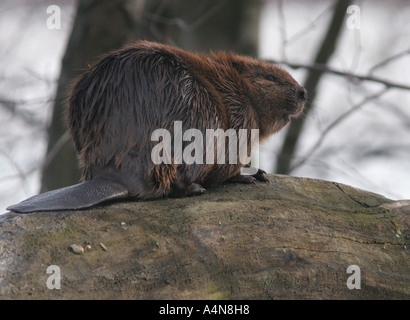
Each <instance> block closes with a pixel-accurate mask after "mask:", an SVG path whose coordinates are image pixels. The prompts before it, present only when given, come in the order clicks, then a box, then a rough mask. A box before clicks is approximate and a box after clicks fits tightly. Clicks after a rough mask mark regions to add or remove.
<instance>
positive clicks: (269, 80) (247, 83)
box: [7, 41, 307, 213]
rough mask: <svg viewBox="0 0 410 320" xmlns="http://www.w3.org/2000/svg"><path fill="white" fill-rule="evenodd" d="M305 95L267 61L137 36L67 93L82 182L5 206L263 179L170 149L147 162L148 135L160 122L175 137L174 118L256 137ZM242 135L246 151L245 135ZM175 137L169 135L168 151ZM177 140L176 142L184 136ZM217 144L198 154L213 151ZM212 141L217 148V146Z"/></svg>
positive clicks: (144, 195) (194, 189)
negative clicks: (186, 48)
mask: <svg viewBox="0 0 410 320" xmlns="http://www.w3.org/2000/svg"><path fill="white" fill-rule="evenodd" d="M306 100H307V92H306V90H305V89H304V88H303V87H302V86H300V85H299V84H298V83H297V81H296V80H294V78H293V77H292V76H291V75H290V74H289V73H288V72H287V71H285V70H283V69H281V68H280V67H277V66H274V65H272V64H269V63H267V62H264V61H261V60H256V59H253V58H250V57H246V56H240V55H237V54H234V53H226V52H211V53H210V54H202V53H192V52H187V51H184V50H182V49H179V48H176V47H172V46H169V45H165V44H160V43H154V42H148V41H137V42H135V43H133V44H130V45H127V46H125V47H124V48H122V49H119V50H115V51H112V52H110V53H108V54H106V55H104V56H102V57H100V59H99V60H98V61H97V62H96V63H95V64H94V65H93V66H91V67H89V69H88V70H86V71H85V72H84V73H83V74H82V75H80V76H79V78H78V79H76V81H75V82H74V84H73V85H72V87H71V90H70V92H69V95H68V99H67V107H66V119H67V123H68V128H69V131H70V134H71V137H72V139H73V140H74V144H75V148H76V151H77V154H78V159H79V164H80V166H81V168H82V169H83V175H82V180H83V182H81V183H79V184H76V185H73V186H69V187H66V188H62V189H57V190H54V191H49V192H46V193H43V194H40V195H37V196H34V197H31V198H29V199H27V200H25V201H23V202H21V203H18V204H15V205H12V206H10V207H8V208H7V209H8V210H11V211H14V212H20V213H27V212H35V211H50V210H71V209H73V210H75V209H84V208H88V207H90V206H93V205H95V204H98V203H101V202H104V201H107V200H113V199H125V198H132V199H138V200H146V199H157V198H162V197H167V196H171V197H172V196H175V197H180V196H192V195H200V194H202V193H204V192H205V190H206V189H205V188H207V187H209V186H213V185H218V184H221V183H223V182H226V181H234V182H241V183H254V182H255V180H256V179H257V180H261V181H268V180H267V178H266V177H265V176H264V173H265V172H264V171H261V170H258V171H257V172H255V174H254V175H241V168H243V167H244V166H246V165H247V164H246V163H242V162H240V161H237V162H236V163H226V162H225V163H219V162H217V163H208V162H206V163H189V164H188V163H186V162H183V161H182V162H181V161H180V158H181V156H180V155H177V154H176V153H174V154H172V153H171V154H167V155H166V156H168V159H170V162H168V163H154V161H153V159H152V153H153V149H154V148H155V146H158V143H161V142H164V139H165V137H164V136H163V137H160V138H162V140H161V139H160V138H158V139H157V140H155V139H154V140H153V133H154V131H155V130H156V129H159V128H161V129H164V130H167V132H169V133H170V136H171V137H173V138H175V135H176V132H175V130H176V129H175V123H178V124H180V127H181V129H182V131H183V132H185V131H186V130H189V129H196V130H197V131H199V132H201V133H202V134H203V135H205V134H206V130H209V129H214V130H218V129H222V130H223V131H224V132H226V131H227V130H234V131H235V132H238V131H239V130H241V129H247V130H252V129H254V130H259V131H258V134H259V142H262V141H263V140H265V139H266V138H267V137H269V136H270V135H272V134H274V133H275V132H277V131H279V130H280V129H282V128H283V127H285V126H286V125H287V124H288V123H289V122H290V120H291V118H293V117H297V116H299V115H300V114H301V113H302V111H303V108H304V104H305V102H306ZM225 138H226V137H225ZM168 142H169V141H168ZM245 142H246V145H247V150H248V151H246V152H247V155H249V148H248V147H251V145H252V144H253V142H252V141H251V138H249V137H247V138H246V141H245ZM177 143H179V142H177V141H176V140H175V139H174V140H172V139H171V148H170V150H172V149H173V148H176V146H177ZM181 143H182V145H183V147H186V146H187V145H188V144H189V143H190V141H185V140H184V141H181ZM200 146H202V147H203V144H200ZM218 148H219V149H220V148H221V147H218V146H217V147H214V149H210V151H209V150H208V152H214V153H215V155H214V156H215V158H216V155H217V152H219V151H220V150H218ZM222 148H225V149H226V150H224V151H223V152H225V153H226V154H227V153H228V151H229V150H228V148H227V146H224V147H222ZM167 150H168V149H163V150H162V156H164V153H166V152H167ZM197 151H198V150H195V152H197ZM188 153H189V152H188ZM177 158H178V159H179V161H177V160H178V159H177Z"/></svg>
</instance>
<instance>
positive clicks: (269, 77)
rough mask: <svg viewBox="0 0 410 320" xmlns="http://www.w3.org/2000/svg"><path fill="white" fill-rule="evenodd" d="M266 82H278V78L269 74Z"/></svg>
mask: <svg viewBox="0 0 410 320" xmlns="http://www.w3.org/2000/svg"><path fill="white" fill-rule="evenodd" d="M266 80H268V81H270V82H276V81H277V79H276V77H275V76H274V75H273V74H268V75H267V76H266Z"/></svg>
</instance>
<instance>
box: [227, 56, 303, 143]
mask: <svg viewBox="0 0 410 320" xmlns="http://www.w3.org/2000/svg"><path fill="white" fill-rule="evenodd" d="M230 64H231V66H232V67H233V68H235V69H236V71H237V72H238V73H239V74H240V75H241V76H242V77H243V79H244V81H245V82H246V83H247V84H248V86H249V89H250V97H249V98H250V99H251V102H252V104H253V107H254V108H255V111H256V112H257V114H258V116H259V129H260V131H261V132H260V137H261V138H262V139H264V138H266V137H267V136H269V135H271V134H273V133H275V132H277V131H279V130H280V129H282V128H283V127H284V126H286V125H287V124H288V123H289V122H290V119H291V118H294V117H297V116H299V115H300V114H301V113H302V111H303V108H304V106H305V102H306V100H307V97H308V94H307V92H306V90H305V88H303V87H302V86H300V85H299V84H298V83H297V81H296V80H295V79H294V78H293V77H292V76H291V75H290V74H289V73H288V72H287V71H285V70H283V69H281V68H279V67H276V66H274V65H272V64H270V63H267V62H264V61H259V60H254V59H251V58H247V57H235V58H234V60H232V61H231V62H230Z"/></svg>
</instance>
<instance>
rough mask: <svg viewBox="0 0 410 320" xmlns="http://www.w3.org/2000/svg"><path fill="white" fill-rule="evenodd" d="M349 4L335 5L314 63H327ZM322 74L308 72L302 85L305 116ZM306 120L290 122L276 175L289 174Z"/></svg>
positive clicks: (312, 71)
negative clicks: (304, 98) (304, 97)
mask: <svg viewBox="0 0 410 320" xmlns="http://www.w3.org/2000/svg"><path fill="white" fill-rule="evenodd" d="M350 3H351V1H350V0H339V1H338V2H337V3H336V6H335V10H334V13H333V17H332V20H331V22H330V25H329V29H328V30H327V33H326V35H325V37H324V38H323V41H322V44H321V46H320V49H319V51H318V53H317V55H316V58H315V62H314V63H317V64H323V65H325V64H327V62H328V61H329V59H330V57H331V56H332V54H333V52H334V51H335V49H336V44H337V40H338V39H339V35H340V33H341V30H342V27H343V22H344V18H345V15H346V10H347V7H348V6H349V5H350ZM322 74H323V73H322V72H320V71H316V70H310V71H309V74H308V77H307V79H306V82H305V84H304V87H305V89H306V90H307V92H308V95H309V101H308V103H307V104H306V107H305V112H304V113H305V114H307V113H309V112H310V110H311V108H312V106H313V102H314V100H315V98H316V91H317V87H318V85H319V82H320V79H321V77H322ZM306 119H307V117H306V116H304V117H300V118H298V119H294V120H292V124H291V126H289V128H288V131H287V133H286V136H285V139H284V141H283V144H282V148H281V150H280V152H279V155H278V157H277V161H276V169H275V172H276V173H280V174H289V173H290V172H291V164H292V159H293V157H294V155H295V152H296V147H297V143H298V140H299V137H300V134H301V132H302V130H303V125H304V123H305V120H306Z"/></svg>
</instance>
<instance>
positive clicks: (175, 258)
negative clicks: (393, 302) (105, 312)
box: [0, 175, 410, 299]
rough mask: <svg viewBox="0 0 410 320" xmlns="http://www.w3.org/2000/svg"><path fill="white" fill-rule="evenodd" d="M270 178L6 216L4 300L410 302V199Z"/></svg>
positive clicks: (0, 260) (0, 232)
mask: <svg viewBox="0 0 410 320" xmlns="http://www.w3.org/2000/svg"><path fill="white" fill-rule="evenodd" d="M269 178H270V180H271V184H265V183H257V184H256V185H239V184H225V185H223V186H220V187H216V188H212V189H208V190H207V193H206V194H205V195H203V196H200V197H191V198H180V199H163V200H158V201H146V202H116V203H110V204H105V205H100V206H97V207H95V208H92V209H90V210H82V211H70V212H69V211H61V212H48V213H34V214H27V215H17V214H14V213H6V214H4V215H1V216H0V299H409V298H410V263H409V262H410V259H409V257H410V220H409V219H410V201H404V200H403V201H392V200H389V199H387V198H385V197H383V196H380V195H377V194H374V193H369V192H366V191H363V190H359V189H355V188H352V187H349V186H346V185H342V184H340V183H335V182H329V181H323V180H314V179H307V178H295V177H288V176H282V175H270V176H269ZM73 245H76V246H73ZM47 272H48V273H47Z"/></svg>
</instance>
